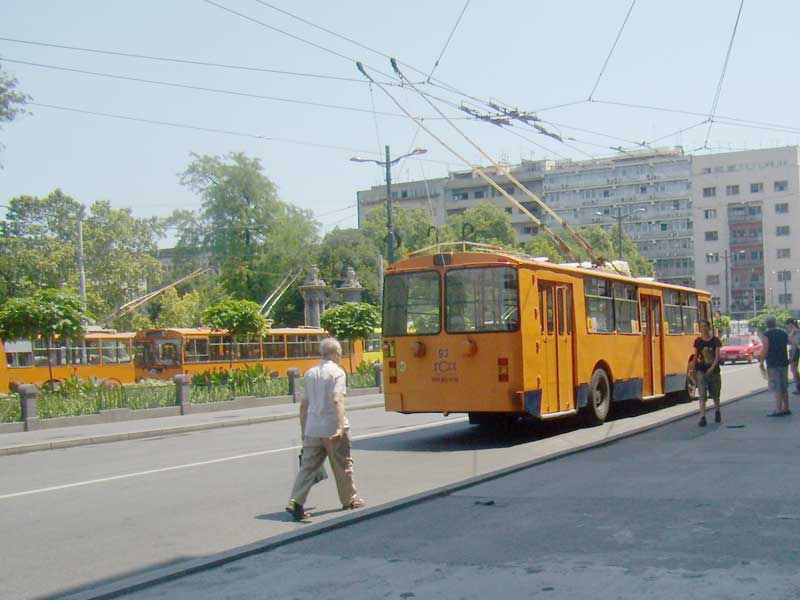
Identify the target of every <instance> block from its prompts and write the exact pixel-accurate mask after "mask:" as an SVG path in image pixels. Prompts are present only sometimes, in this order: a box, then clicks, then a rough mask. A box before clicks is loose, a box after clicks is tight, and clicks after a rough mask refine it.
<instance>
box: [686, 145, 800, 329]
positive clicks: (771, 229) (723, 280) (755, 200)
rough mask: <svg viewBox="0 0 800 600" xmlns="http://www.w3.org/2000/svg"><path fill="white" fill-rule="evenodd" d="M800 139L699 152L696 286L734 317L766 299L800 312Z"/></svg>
mask: <svg viewBox="0 0 800 600" xmlns="http://www.w3.org/2000/svg"><path fill="white" fill-rule="evenodd" d="M799 152H800V148H799V147H798V146H787V147H782V148H768V149H763V150H744V151H738V152H726V153H722V154H709V155H705V156H695V157H694V158H693V160H692V203H693V209H692V213H693V218H694V222H695V230H696V241H695V265H696V276H697V286H698V287H701V288H705V289H707V290H709V291H710V292H711V293H712V294H713V297H714V304H715V306H717V307H718V308H719V309H720V310H721V311H722V312H723V313H724V314H730V315H731V316H732V317H733V318H734V319H747V318H751V317H752V316H754V315H755V314H757V312H758V311H759V310H760V309H761V308H762V306H763V305H764V304H765V303H769V304H773V305H779V306H782V307H784V308H786V309H787V310H790V311H791V312H792V313H793V314H794V315H795V316H797V315H799V314H800V283H799V282H798V280H800V268H797V267H796V266H795V265H796V263H797V259H798V257H800V244H799V243H798V236H800V193H799V192H800V171H799V170H798V157H799V156H798V153H799Z"/></svg>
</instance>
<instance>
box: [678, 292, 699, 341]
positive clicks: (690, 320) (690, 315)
mask: <svg viewBox="0 0 800 600" xmlns="http://www.w3.org/2000/svg"><path fill="white" fill-rule="evenodd" d="M681 306H682V307H683V332H684V333H700V329H699V328H698V326H697V295H696V294H687V293H681Z"/></svg>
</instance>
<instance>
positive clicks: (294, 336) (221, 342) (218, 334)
mask: <svg viewBox="0 0 800 600" xmlns="http://www.w3.org/2000/svg"><path fill="white" fill-rule="evenodd" d="M327 335H328V334H327V333H326V332H325V330H324V329H319V328H314V327H297V328H291V327H286V328H270V330H269V334H268V335H264V336H239V337H237V339H236V340H232V338H231V336H230V334H228V333H227V332H226V331H218V330H213V329H208V328H202V327H201V328H183V329H177V328H176V329H171V328H162V329H147V330H144V331H140V332H139V333H137V334H136V338H135V339H134V350H135V354H136V378H137V379H170V378H171V377H173V376H174V375H180V374H187V375H194V374H197V373H205V372H209V371H227V370H228V369H229V368H230V366H232V367H233V368H234V369H242V368H245V367H247V366H253V365H262V366H263V367H264V368H265V369H268V370H269V371H271V372H272V371H274V372H277V373H278V375H280V376H281V377H283V376H285V375H286V371H287V369H290V368H292V367H294V368H298V369H300V371H301V372H304V371H305V370H307V369H309V368H311V367H313V366H314V365H316V364H317V363H318V362H319V360H320V354H319V342H320V341H321V340H322V338H324V337H326V336H327ZM342 351H343V352H344V357H343V358H342V368H343V369H344V370H345V371H348V372H350V371H352V369H355V368H356V367H357V366H358V365H359V363H360V362H361V360H362V352H363V344H362V343H361V342H360V341H358V342H356V343H355V344H354V348H353V349H352V350H351V348H350V344H349V343H347V342H342ZM231 352H233V361H232V362H231ZM351 365H352V367H351Z"/></svg>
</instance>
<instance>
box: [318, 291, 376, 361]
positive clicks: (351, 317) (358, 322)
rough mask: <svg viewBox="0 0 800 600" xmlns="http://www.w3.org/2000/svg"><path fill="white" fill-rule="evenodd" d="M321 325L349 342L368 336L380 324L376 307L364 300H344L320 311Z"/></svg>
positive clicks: (351, 354)
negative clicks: (343, 302) (344, 301)
mask: <svg viewBox="0 0 800 600" xmlns="http://www.w3.org/2000/svg"><path fill="white" fill-rule="evenodd" d="M320 323H321V325H322V326H323V327H324V328H325V329H326V330H327V331H328V333H330V334H331V335H332V336H333V337H335V338H338V339H340V340H347V341H349V342H350V347H351V349H352V348H353V344H354V343H355V341H356V340H362V339H366V338H368V337H370V336H371V335H372V333H373V331H375V328H376V327H379V326H380V324H381V318H380V314H379V313H378V309H377V308H375V307H374V306H373V305H372V304H367V303H366V302H346V303H345V304H339V305H338V306H333V307H331V308H329V309H328V310H326V311H325V312H324V313H322V316H321V317H320ZM350 371H351V372H352V371H353V353H352V352H351V353H350Z"/></svg>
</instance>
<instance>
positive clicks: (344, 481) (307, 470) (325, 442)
mask: <svg viewBox="0 0 800 600" xmlns="http://www.w3.org/2000/svg"><path fill="white" fill-rule="evenodd" d="M326 456H327V457H328V460H329V461H330V464H331V470H332V471H333V477H334V479H336V489H337V490H338V492H339V500H340V501H341V502H342V506H345V505H347V504H349V503H350V501H351V500H354V499H356V498H357V497H358V496H357V495H356V485H355V483H354V482H353V459H352V457H351V456H350V430H349V429H348V430H345V432H344V433H343V434H342V436H341V437H340V438H337V439H334V438H318V437H305V438H303V462H302V463H301V465H300V471H299V472H298V473H297V477H296V478H295V480H294V486H292V494H291V499H292V500H294V501H295V502H297V504H300V505H303V504H305V503H306V498H308V492H309V491H310V490H311V486H312V485H314V483H315V482H316V481H317V479H316V476H317V472H318V471H319V468H320V467H321V466H322V464H323V463H324V462H325V457H326Z"/></svg>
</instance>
